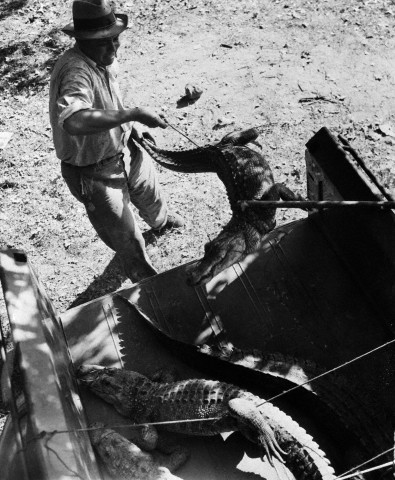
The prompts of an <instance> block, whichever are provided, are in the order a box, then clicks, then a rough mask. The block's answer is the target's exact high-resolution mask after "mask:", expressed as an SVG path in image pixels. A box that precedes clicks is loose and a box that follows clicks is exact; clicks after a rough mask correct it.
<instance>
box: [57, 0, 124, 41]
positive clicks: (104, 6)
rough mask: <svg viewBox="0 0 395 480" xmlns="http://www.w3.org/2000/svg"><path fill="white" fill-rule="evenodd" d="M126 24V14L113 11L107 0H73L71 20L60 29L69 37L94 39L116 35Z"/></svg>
mask: <svg viewBox="0 0 395 480" xmlns="http://www.w3.org/2000/svg"><path fill="white" fill-rule="evenodd" d="M127 26H128V17H127V15H123V14H116V13H114V12H113V10H112V8H111V7H110V5H109V3H108V1H107V0H74V2H73V21H72V22H70V23H68V24H67V25H66V26H65V27H64V28H62V31H63V32H64V33H67V35H69V36H70V37H74V38H85V39H92V40H94V39H97V38H108V37H116V36H117V35H119V34H120V33H121V32H123V31H124V30H125V29H126V28H127Z"/></svg>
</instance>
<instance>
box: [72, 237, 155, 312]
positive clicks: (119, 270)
mask: <svg viewBox="0 0 395 480" xmlns="http://www.w3.org/2000/svg"><path fill="white" fill-rule="evenodd" d="M161 235H163V234H162V233H158V232H154V231H153V230H147V231H145V232H144V233H143V237H144V240H145V244H146V245H151V244H153V243H154V242H155V240H156V238H157V237H158V236H161ZM126 280H127V277H126V275H125V274H124V272H123V267H122V260H121V258H120V256H119V255H118V254H115V255H114V256H113V258H112V259H111V260H110V262H109V264H108V265H107V266H106V268H105V269H104V270H103V273H102V274H101V275H100V276H99V277H97V278H95V279H94V280H93V282H92V283H91V284H90V285H89V286H88V287H87V288H86V289H85V290H84V291H83V292H82V293H80V294H79V295H78V296H77V297H76V298H75V300H73V301H72V302H71V304H70V305H69V306H68V307H67V310H69V309H70V308H73V307H78V306H79V305H82V304H83V303H86V302H89V301H90V300H94V299H95V298H99V297H102V296H103V295H107V294H108V293H112V292H114V291H116V290H118V289H119V288H121V286H122V284H123V283H124V282H125V281H126Z"/></svg>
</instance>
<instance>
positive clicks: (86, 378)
mask: <svg viewBox="0 0 395 480" xmlns="http://www.w3.org/2000/svg"><path fill="white" fill-rule="evenodd" d="M77 377H78V379H79V381H80V382H81V383H82V384H83V385H85V386H87V387H88V388H89V389H90V390H92V391H93V392H94V393H95V394H96V395H98V396H99V397H101V398H102V399H103V400H105V401H106V402H108V403H110V404H112V405H113V406H114V407H115V409H116V410H117V411H118V412H119V413H120V414H122V415H124V416H125V417H128V418H129V419H130V420H132V421H133V422H134V423H136V424H141V423H152V422H154V423H155V422H168V421H170V422H174V421H181V422H180V423H171V424H168V425H166V426H162V428H165V429H166V430H169V431H174V432H180V433H184V434H189V435H202V436H211V435H216V434H218V433H221V432H228V431H234V430H237V431H240V433H241V434H242V435H244V436H245V437H246V438H247V439H248V440H251V441H253V442H255V443H257V444H258V446H259V448H260V451H261V456H262V457H263V456H265V455H266V456H267V458H268V460H269V462H272V458H273V457H276V458H277V459H278V460H279V461H283V462H284V463H285V465H286V466H287V468H289V470H290V471H291V472H292V473H293V475H294V476H295V478H296V479H298V480H299V479H306V480H307V479H309V480H319V479H325V480H331V479H333V478H334V471H333V469H332V467H331V466H330V464H329V462H328V460H327V459H326V457H325V454H324V453H323V452H322V451H321V450H320V448H319V447H318V445H317V444H316V443H315V442H314V441H313V439H312V438H311V437H310V436H309V435H308V434H307V433H306V432H305V431H304V430H303V429H302V428H301V427H300V426H299V425H298V424H297V423H296V422H294V421H293V420H292V419H291V418H290V417H289V416H287V415H286V414H284V413H283V412H282V411H281V410H279V409H278V408H277V407H274V406H273V405H272V404H270V403H269V402H265V401H264V400H263V399H261V398H259V397H257V396H255V395H253V394H252V393H250V392H248V391H246V390H242V389H240V388H239V387H237V386H235V385H231V384H228V383H224V382H220V381H214V380H202V379H195V380H184V381H179V382H170V383H161V382H156V381H152V380H150V379H148V378H147V377H145V376H143V375H141V374H139V373H136V372H132V371H127V370H122V369H118V368H104V367H99V366H96V365H86V366H82V367H80V368H79V369H78V371H77ZM190 419H198V420H200V419H201V420H202V421H201V422H200V421H197V422H182V420H190ZM205 419H208V420H207V421H205ZM151 428H154V427H152V426H151Z"/></svg>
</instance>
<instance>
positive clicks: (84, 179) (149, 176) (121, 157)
mask: <svg viewBox="0 0 395 480" xmlns="http://www.w3.org/2000/svg"><path fill="white" fill-rule="evenodd" d="M129 147H130V149H131V151H130V150H129V148H125V150H124V152H123V153H120V154H118V155H115V156H114V157H111V158H108V159H105V160H102V161H100V162H98V163H95V164H93V165H88V166H85V167H77V166H73V165H71V164H68V163H66V162H62V176H63V178H64V180H65V182H66V183H67V185H68V187H69V189H70V192H71V193H72V194H73V196H74V197H75V198H76V199H77V200H78V201H80V202H82V203H83V204H84V206H85V209H86V212H87V214H88V217H89V220H90V222H91V224H92V225H93V227H94V229H95V230H96V232H97V234H98V235H99V237H100V238H101V239H102V240H103V242H104V243H105V244H106V245H107V246H109V247H110V248H111V249H112V250H114V251H115V252H117V253H118V254H119V255H120V257H121V260H122V263H123V267H124V270H125V273H126V275H127V276H128V277H129V278H130V279H131V280H132V281H133V282H138V281H140V280H142V279H143V278H146V277H150V276H152V275H155V274H156V273H157V272H156V270H155V269H154V267H153V266H152V265H151V262H150V260H149V258H148V256H147V253H146V250H145V242H144V238H143V236H142V233H141V230H140V228H139V226H138V225H137V223H136V220H135V216H134V214H133V210H132V204H133V205H134V206H135V207H136V208H137V209H138V211H139V214H140V216H141V217H142V218H143V219H144V220H145V222H146V223H147V224H148V225H149V226H150V227H152V228H154V229H160V228H161V227H162V226H164V225H165V224H166V222H167V205H166V201H165V199H164V198H163V195H162V192H161V189H160V185H159V182H158V179H157V175H156V172H155V169H154V166H153V162H152V160H151V158H150V157H149V155H148V154H147V153H146V152H145V151H144V150H142V149H140V148H139V147H137V146H136V145H135V144H134V143H133V142H132V141H130V142H129Z"/></svg>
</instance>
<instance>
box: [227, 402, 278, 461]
mask: <svg viewBox="0 0 395 480" xmlns="http://www.w3.org/2000/svg"><path fill="white" fill-rule="evenodd" d="M228 408H229V412H230V414H231V415H232V416H233V417H234V418H235V419H236V420H237V423H238V429H239V430H240V432H241V433H242V434H243V435H244V436H245V437H246V438H247V439H248V440H251V441H253V442H255V443H257V444H258V446H259V448H260V450H261V458H262V460H263V457H264V456H265V455H266V456H267V459H268V461H269V463H270V465H272V466H273V459H272V455H273V456H274V457H275V458H277V460H279V461H280V462H281V463H284V460H283V458H282V455H286V454H287V453H286V452H284V450H282V448H281V447H280V445H279V444H278V443H277V440H276V437H275V436H274V432H273V430H272V429H271V427H270V426H269V425H268V424H267V422H265V419H264V417H263V416H262V415H261V413H260V412H259V410H258V409H257V407H256V405H255V404H254V403H252V402H251V401H249V400H247V399H244V398H233V399H232V400H230V401H229V403H228Z"/></svg>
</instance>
